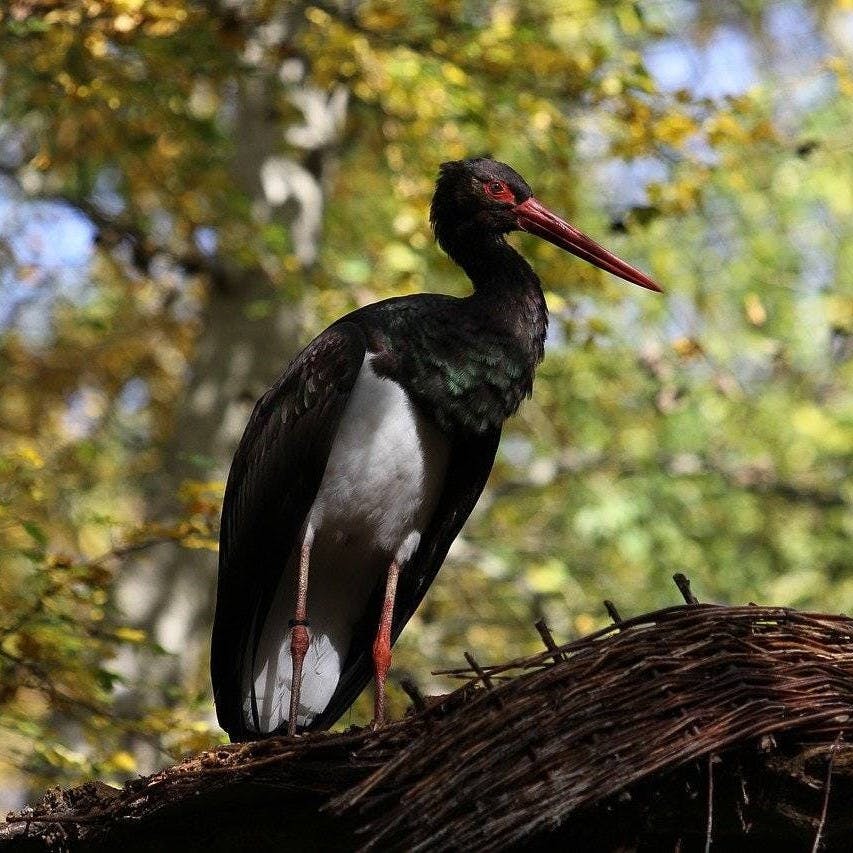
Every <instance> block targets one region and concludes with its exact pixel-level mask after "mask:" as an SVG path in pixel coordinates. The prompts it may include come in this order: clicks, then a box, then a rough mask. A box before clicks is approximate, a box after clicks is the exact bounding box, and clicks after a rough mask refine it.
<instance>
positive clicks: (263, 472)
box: [210, 322, 367, 740]
mask: <svg viewBox="0 0 853 853" xmlns="http://www.w3.org/2000/svg"><path fill="white" fill-rule="evenodd" d="M366 349H367V342H366V339H365V336H364V333H363V332H362V330H361V329H360V328H359V327H358V326H357V325H355V324H353V323H346V322H344V323H337V324H335V325H334V326H331V327H330V328H328V329H327V330H326V331H325V332H323V333H322V334H320V335H319V336H318V337H317V338H315V339H314V340H313V341H312V342H311V343H310V344H309V345H308V346H307V347H306V348H305V349H304V350H303V351H302V352H301V353H300V354H299V355H297V356H296V358H294V360H293V361H292V362H291V363H290V365H289V366H288V368H287V370H286V371H285V372H284V374H283V375H282V377H281V378H280V379H279V380H278V382H276V384H275V385H274V386H273V387H272V388H271V389H270V390H269V391H268V392H267V393H266V394H265V395H264V396H263V397H262V398H261V399H260V400H259V401H258V403H257V405H256V406H255V409H254V411H253V412H252V417H251V418H250V419H249V423H248V425H247V426H246V431H245V432H244V433H243V438H242V439H241V441H240V445H239V447H238V448H237V452H236V454H235V456H234V461H233V463H232V464H231V471H230V473H229V475H228V485H227V486H226V489H225V501H224V503H223V506H222V527H221V532H220V536H219V583H218V587H217V596H216V615H215V616H214V620H213V639H212V647H211V663H210V669H211V677H212V680H213V693H214V699H215V702H216V713H217V717H218V718H219V724H220V725H221V726H222V728H224V729H225V730H226V731H227V732H228V734H229V735H230V737H231V739H232V740H243V739H245V738H247V737H250V736H255V737H257V734H256V733H252V732H250V731H249V730H248V729H247V727H246V724H245V721H244V719H243V699H244V697H243V695H242V692H243V684H244V679H243V672H244V667H245V665H246V662H247V660H248V659H250V658H251V657H252V656H253V655H254V653H255V649H256V646H257V643H258V639H259V634H260V631H261V630H262V628H263V625H264V622H265V621H266V615H267V610H268V609H269V606H270V603H271V602H272V599H273V597H274V594H275V590H276V587H277V586H278V583H279V580H280V578H281V573H282V572H283V571H284V568H285V565H286V563H287V559H288V556H289V555H290V553H291V552H292V550H293V549H294V547H296V546H297V544H298V543H297V538H298V536H299V535H300V532H301V530H302V525H303V523H304V521H305V517H306V515H307V514H308V512H309V510H310V508H311V505H312V503H313V502H314V498H315V496H316V494H317V490H318V488H319V487H320V481H321V480H322V478H323V472H324V471H325V468H326V462H327V461H328V458H329V452H330V450H331V447H332V442H333V440H334V437H335V434H336V432H337V429H338V424H339V422H340V418H341V415H342V413H343V411H344V407H345V406H346V403H347V400H348V399H349V395H350V392H351V391H352V388H353V385H354V384H355V380H356V377H357V376H358V372H359V370H360V369H361V365H362V362H363V360H364V355H365V352H366Z"/></svg>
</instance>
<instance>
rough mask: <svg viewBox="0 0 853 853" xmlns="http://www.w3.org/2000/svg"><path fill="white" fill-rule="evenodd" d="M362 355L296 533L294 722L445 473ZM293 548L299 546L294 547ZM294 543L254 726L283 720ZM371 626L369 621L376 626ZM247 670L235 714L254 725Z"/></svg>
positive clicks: (269, 726)
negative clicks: (304, 558) (301, 595)
mask: <svg viewBox="0 0 853 853" xmlns="http://www.w3.org/2000/svg"><path fill="white" fill-rule="evenodd" d="M371 360H372V356H371V355H370V354H368V355H367V356H366V357H365V360H364V363H363V364H362V367H361V371H360V372H359V375H358V378H357V380H356V383H355V386H354V388H353V390H352V394H351V395H350V398H349V401H348V402H347V406H346V409H345V410H344V414H343V417H342V419H341V425H340V428H339V429H338V433H337V435H336V436H335V440H334V443H333V445H332V450H331V453H330V455H329V461H328V463H327V465H326V471H325V473H324V475H323V480H322V482H321V484H320V488H319V491H318V493H317V498H316V500H315V501H314V504H313V506H312V507H311V512H310V514H309V517H308V521H307V525H306V533H307V534H309V535H311V534H313V545H312V548H311V561H310V569H309V574H308V618H309V620H310V623H311V625H310V628H309V630H308V633H309V637H310V646H309V649H308V653H307V655H306V658H305V663H304V668H303V675H302V687H301V690H300V696H299V699H300V702H299V715H298V717H297V724H298V725H300V726H304V725H307V724H308V723H310V721H311V720H312V719H313V718H314V717H315V716H316V715H317V714H319V713H321V712H322V711H323V710H324V709H325V708H326V706H327V705H328V703H329V700H330V699H331V698H332V694H333V693H334V692H335V688H336V687H337V684H338V681H339V679H340V675H341V667H342V666H343V662H344V660H345V658H346V656H347V652H348V651H349V646H350V641H351V638H352V631H353V628H354V626H355V624H356V622H358V620H359V619H360V617H361V616H362V614H363V611H364V608H365V607H366V606H367V601H368V599H369V597H370V593H371V592H372V590H373V588H374V586H375V585H376V584H377V583H378V582H382V581H384V577H385V573H386V572H387V570H388V566H389V564H390V562H391V560H392V558H395V557H396V559H397V561H398V562H399V563H400V565H401V567H403V568H402V571H405V563H406V561H407V560H408V559H409V558H410V557H411V555H412V554H413V553H414V552H415V550H416V549H417V547H418V545H419V544H420V539H421V535H422V534H423V531H424V530H425V529H426V526H427V525H428V524H429V521H430V518H431V517H432V513H433V511H434V509H435V504H436V502H437V501H438V497H439V494H440V492H441V487H442V485H443V483H444V477H445V473H446V470H447V458H448V452H449V444H448V441H447V439H446V437H445V436H444V435H443V433H441V432H440V431H439V429H438V428H437V427H436V426H435V425H434V424H432V423H431V422H430V421H428V420H427V419H426V418H424V417H423V415H421V414H420V413H419V412H418V411H417V409H416V408H415V407H414V406H413V405H412V402H411V400H410V399H409V397H408V395H407V394H406V393H405V392H404V391H403V389H402V387H401V386H400V385H398V384H397V383H396V382H393V381H392V380H390V379H385V378H382V377H380V376H378V375H377V374H376V373H375V372H374V370H373V367H372V365H371ZM300 545H301V543H300ZM298 556H299V546H297V548H296V549H295V550H294V553H292V554H290V555H288V558H287V559H286V561H285V565H284V566H283V569H284V572H283V575H282V580H281V582H280V584H279V588H278V590H277V591H276V594H275V599H274V601H273V603H272V606H271V608H270V612H269V615H268V617H267V620H266V623H265V624H264V628H263V631H262V634H261V640H260V644H259V646H258V652H257V656H256V660H255V667H254V684H255V696H256V702H257V708H258V718H259V723H260V730H261V732H263V733H266V732H271V731H273V730H274V729H276V728H278V727H279V726H281V725H283V724H284V723H285V722H286V721H287V716H288V713H289V708H290V693H291V688H292V681H293V672H292V665H291V657H290V634H291V632H290V630H289V629H288V620H289V619H292V618H293V613H294V606H295V590H296V579H297V569H298ZM377 627H378V626H377ZM251 682H252V675H251V673H250V672H249V667H247V671H246V673H245V676H244V695H245V696H246V699H245V702H244V706H243V710H244V716H245V719H246V723H247V725H248V726H249V727H250V728H253V729H254V721H253V718H252V710H251V696H250V689H251Z"/></svg>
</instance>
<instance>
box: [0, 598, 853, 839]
mask: <svg viewBox="0 0 853 853" xmlns="http://www.w3.org/2000/svg"><path fill="white" fill-rule="evenodd" d="M546 636H547V634H546ZM469 660H470V662H471V666H470V668H468V669H465V670H458V671H455V672H454V673H453V674H454V675H456V676H458V677H460V678H463V679H465V684H464V685H463V686H462V687H461V688H460V689H459V690H457V691H455V692H454V693H451V694H449V695H448V696H446V697H443V698H442V699H441V700H440V701H432V700H428V702H427V706H426V707H424V708H422V709H421V710H419V711H417V712H414V713H412V714H411V715H409V716H408V717H406V718H405V719H404V720H402V721H399V722H397V723H394V724H392V725H389V726H387V727H385V728H383V729H381V730H380V731H378V732H371V731H369V730H354V731H350V732H348V733H344V734H337V735H329V734H317V735H309V736H303V737H298V738H294V739H287V738H275V739H270V740H267V741H261V742H256V743H250V744H243V745H239V746H231V747H223V748H221V749H219V750H216V751H212V752H207V753H203V754H201V755H199V756H196V757H194V758H192V759H190V760H188V761H186V762H184V763H183V764H180V765H177V766H176V767H172V768H168V769H166V770H164V771H161V772H160V773H158V774H155V775H154V776H151V777H148V778H145V779H140V780H136V781H134V782H131V783H128V785H127V786H126V787H125V788H124V789H123V790H122V791H120V792H112V793H109V794H104V792H103V791H101V790H95V789H90V790H88V791H86V790H84V789H77V790H76V792H70V793H67V794H57V793H54V794H53V795H52V798H48V799H46V800H45V801H43V803H41V804H39V805H38V806H36V807H33V808H31V809H27V810H25V811H24V812H22V813H20V814H17V815H12V816H10V817H11V820H12V821H13V822H14V823H15V824H16V826H17V829H15V830H13V831H7V833H6V836H5V837H6V839H7V841H6V843H9V844H11V843H13V842H14V841H15V840H16V839H17V840H21V839H22V824H23V822H25V821H26V822H27V823H28V826H29V834H30V839H31V840H33V835H34V834H35V835H39V834H42V835H44V833H45V828H46V827H50V826H52V827H53V829H54V830H56V829H57V828H60V829H61V833H60V835H62V836H63V843H64V844H66V845H68V846H70V847H72V848H74V847H75V845H81V844H82V845H83V846H84V847H86V849H94V846H96V845H98V844H101V845H104V847H105V848H106V849H113V848H114V847H115V845H117V844H118V843H121V844H122V845H123V846H124V848H125V849H158V848H156V847H152V846H151V845H152V844H155V845H156V844H157V838H158V837H159V836H157V833H158V832H160V833H162V832H166V831H168V833H169V834H168V837H169V838H170V839H172V840H173V841H174V840H175V839H180V844H181V849H202V848H203V849H205V850H211V849H239V847H236V846H235V845H236V844H239V843H246V842H247V840H249V839H250V840H251V843H252V845H253V848H252V849H265V847H264V843H263V841H264V840H267V841H269V842H270V847H269V849H277V846H278V845H281V844H285V843H287V842H290V844H291V849H307V848H309V847H311V844H309V843H308V842H307V841H306V839H307V838H308V837H309V836H310V837H312V838H314V839H315V841H316V842H317V848H316V849H324V844H323V843H322V842H323V841H325V842H327V846H326V847H325V849H329V848H333V849H356V848H359V847H363V848H366V849H376V850H383V851H384V850H397V849H399V850H430V851H432V850H451V849H467V850H491V849H503V848H509V847H517V846H518V845H520V844H528V845H533V844H534V843H542V844H546V843H548V840H549V839H550V840H551V841H553V840H554V839H555V837H556V836H557V835H559V834H561V833H562V834H563V835H566V834H568V836H569V837H570V838H572V839H577V838H587V839H594V842H593V841H589V843H590V844H592V843H595V844H596V845H597V846H596V849H608V846H607V845H608V844H610V843H611V842H612V846H613V847H614V848H615V847H616V846H618V845H623V846H624V845H625V844H629V845H630V844H633V845H634V848H636V847H637V845H639V846H642V844H643V843H646V844H647V843H649V842H648V839H649V838H650V837H654V838H661V839H663V838H666V839H668V840H667V842H666V843H672V839H676V840H678V839H681V838H684V839H686V840H687V841H689V839H691V838H694V839H695V838H697V837H699V836H700V835H701V836H702V837H703V840H706V839H707V838H713V839H715V840H716V839H719V838H723V837H727V838H730V837H732V833H734V834H735V835H742V836H743V837H744V838H753V839H756V838H774V839H775V838H779V837H781V838H782V839H783V843H781V846H778V845H777V849H788V848H787V847H786V846H785V843H784V842H785V839H787V840H788V841H791V840H796V841H797V843H798V844H799V845H800V847H801V846H802V839H804V838H806V837H811V838H815V839H817V840H818V841H819V842H821V843H824V844H829V845H830V846H832V845H834V844H836V843H837V842H838V840H839V839H842V838H844V837H845V835H846V833H847V832H849V831H850V830H851V829H853V816H851V814H849V812H850V810H849V809H848V808H847V806H846V803H845V804H844V806H843V808H840V809H838V810H834V807H833V805H832V798H830V796H829V794H830V780H831V778H832V776H833V773H834V774H835V783H834V788H833V789H832V790H833V791H834V792H835V793H836V794H837V796H838V797H839V798H846V797H848V796H849V795H851V794H853V749H851V748H849V747H847V745H846V744H845V743H844V732H845V731H846V730H848V727H850V726H851V723H850V721H851V715H853V620H851V619H849V618H847V617H843V616H827V615H820V614H808V613H800V612H797V611H792V610H787V609H782V608H776V607H759V606H753V605H750V606H748V607H720V606H713V605H695V604H694V605H686V606H679V607H672V608H668V609H665V610H661V611H658V612H655V613H651V614H648V615H645V616H641V617H637V618H634V619H631V620H627V621H620V622H619V623H618V624H613V625H611V626H610V627H608V628H606V629H604V630H602V631H599V632H597V633H595V634H593V635H591V636H588V637H585V638H583V639H581V640H577V641H575V642H571V643H567V644H565V645H562V646H556V645H551V647H550V648H548V649H547V650H545V651H543V652H542V653H541V654H538V655H534V656H532V657H528V658H523V659H518V660H514V661H510V662H508V663H504V664H501V665H496V666H483V667H480V666H479V665H478V664H476V663H475V662H474V661H473V659H470V658H469ZM732 756H735V759H733V758H732ZM715 780H716V784H715ZM768 785H769V786H770V788H769V789H768ZM75 797H76V799H75ZM782 798H784V803H783V802H782ZM783 806H784V807H783ZM229 809H230V810H229ZM618 821H621V823H620V824H619V825H618V826H617V822H618ZM632 822H633V823H632ZM158 827H159V829H158ZM146 833H148V834H146ZM152 833H153V834H152ZM253 833H254V834H253ZM306 833H307V834H306ZM767 833H770V834H769V835H768V834H767ZM780 833H781V835H780ZM332 839H334V843H333V842H332ZM644 839H645V840H644ZM302 842H305V843H304V844H303V843H302ZM662 843H663V842H662ZM2 844H3V840H2V837H0V846H2ZM134 845H139V846H138V847H134ZM146 845H147V847H146ZM10 849H11V848H10ZM32 849H37V848H32ZM581 849H583V848H581ZM651 849H655V847H654V846H653V847H652V848H651ZM837 849H844V848H842V847H839V848H837Z"/></svg>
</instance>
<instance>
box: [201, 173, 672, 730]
mask: <svg viewBox="0 0 853 853" xmlns="http://www.w3.org/2000/svg"><path fill="white" fill-rule="evenodd" d="M430 220H431V222H432V225H433V228H434V231H435V236H436V239H437V240H438V243H439V245H440V246H441V248H442V249H444V251H445V252H447V254H448V255H449V256H450V257H451V258H452V259H453V260H454V261H455V262H456V263H457V264H458V265H459V266H460V267H462V269H463V270H464V271H465V272H466V273H467V275H468V277H469V278H470V279H471V282H472V284H473V286H474V292H473V293H472V294H471V295H470V296H466V297H464V298H461V299H460V298H455V297H451V296H443V295H439V294H432V293H425V294H419V295H416V296H403V297H398V298H393V299H386V300H384V301H382V302H377V303H375V304H373V305H367V306H365V307H363V308H360V309H358V310H357V311H353V312H352V313H351V314H348V315H347V316H345V317H343V318H341V319H340V320H338V321H337V322H335V323H333V324H332V325H331V326H329V328H328V329H326V330H325V331H324V332H322V333H321V334H320V335H318V336H317V337H316V338H315V339H314V340H313V341H312V342H311V343H310V344H308V346H307V347H305V349H303V350H302V352H300V353H299V355H297V356H296V357H295V358H294V359H293V361H292V362H291V363H290V364H289V365H288V367H287V369H286V370H285V371H284V373H283V374H282V376H281V377H280V378H279V380H278V381H277V382H276V383H275V385H274V386H273V387H272V388H271V389H270V390H269V391H267V393H266V394H265V395H264V396H263V397H262V398H261V399H260V400H259V401H258V403H257V405H256V406H255V409H254V411H253V413H252V416H251V419H250V420H249V423H248V426H247V427H246V431H245V433H244V435H243V438H242V440H241V442H240V445H239V447H238V449H237V452H236V455H235V457H234V462H233V464H232V466H231V472H230V474H229V477H228V485H227V488H226V491H225V502H224V506H223V510H222V531H221V534H220V550H219V584H218V590H217V603H216V616H215V620H214V625H213V647H212V661H211V670H212V676H213V686H214V694H215V699H216V710H217V714H218V717H219V722H220V724H221V725H222V727H223V728H224V729H225V730H226V731H227V732H228V734H229V735H230V736H231V739H232V740H253V739H257V738H261V737H266V736H267V735H271V734H279V733H284V732H285V731H286V732H287V733H288V734H293V733H294V732H296V731H301V730H304V729H323V728H328V727H329V726H330V725H332V724H333V723H334V722H335V721H336V720H337V719H338V718H339V717H340V716H341V715H342V714H343V713H344V711H346V709H347V708H348V707H349V706H350V705H351V704H352V702H353V701H354V700H355V698H356V697H357V696H358V694H359V693H360V692H361V691H362V690H363V689H364V687H365V686H366V685H367V682H368V681H369V680H370V677H371V675H372V676H373V677H374V679H375V683H376V698H375V705H374V724H376V725H378V724H381V723H382V722H383V720H384V716H385V679H386V675H387V672H388V668H389V665H390V662H391V647H392V646H393V644H394V642H395V641H396V639H397V637H398V636H399V634H400V632H401V631H402V629H403V626H404V625H405V624H406V622H408V620H409V619H410V618H411V616H412V614H413V613H414V612H415V609H416V608H417V606H418V604H419V603H420V601H421V599H422V598H423V596H424V593H425V592H426V590H427V588H428V587H429V585H430V583H432V581H433V578H434V577H435V575H436V573H437V572H438V570H439V568H440V567H441V564H442V562H443V560H444V558H445V556H446V554H447V551H448V549H449V547H450V544H451V543H452V542H453V540H454V539H455V538H456V536H457V534H458V533H459V531H460V529H461V528H462V525H463V524H464V523H465V520H466V519H467V518H468V515H469V514H470V512H471V510H472V509H473V508H474V504H475V503H476V502H477V499H478V497H479V496H480V493H481V492H482V490H483V487H484V485H485V483H486V479H487V477H488V476H489V472H490V471H491V468H492V464H493V461H494V457H495V452H496V450H497V446H498V439H499V438H500V434H501V427H502V425H503V422H504V421H505V420H506V419H507V418H508V417H509V416H510V415H512V414H513V413H514V412H515V411H516V409H518V407H519V405H520V403H521V401H522V400H523V399H524V398H525V397H528V396H530V394H531V390H532V386H533V374H534V370H535V368H536V366H537V365H538V364H539V362H540V361H541V360H542V356H543V352H544V344H545V333H546V329H547V325H548V315H547V309H546V307H545V299H544V296H543V294H542V289H541V287H540V283H539V279H538V277H537V276H536V273H534V271H533V270H532V268H531V267H530V265H529V264H528V263H527V261H526V260H524V258H523V257H522V256H521V255H520V254H519V253H518V252H516V251H515V249H513V248H512V247H511V246H510V245H509V244H508V243H507V241H506V235H507V234H508V233H509V232H510V231H517V230H522V231H527V232H530V233H531V234H536V235H538V236H539V237H542V238H544V239H545V240H548V241H549V242H551V243H553V244H554V245H556V246H559V247H560V248H562V249H565V250H566V251H568V252H571V253H572V254H574V255H577V256H578V257H580V258H583V259H584V260H586V261H589V262H590V263H592V264H595V265H596V266H597V267H600V268H601V269H604V270H607V271H609V272H611V273H613V274H614V275H617V276H619V277H621V278H623V279H625V280H627V281H630V282H634V283H635V284H638V285H640V286H641V287H645V288H648V289H649V290H655V291H659V290H660V288H659V287H658V286H657V284H655V282H654V281H652V279H650V278H649V277H648V276H647V275H645V274H644V273H642V272H640V271H639V270H637V269H635V268H634V267H632V266H630V265H629V264H627V263H625V261H623V260H621V259H619V258H617V257H616V256H615V255H613V254H611V253H610V252H608V251H607V250H606V249H604V248H602V247H601V246H599V245H598V244H597V243H595V242H594V241H593V240H591V239H590V238H589V237H587V236H585V235H584V234H582V233H581V232H580V231H578V230H577V229H576V228H574V227H573V226H571V225H569V224H568V223H567V222H565V221H563V220H562V219H560V218H559V217H558V216H556V215H555V214H553V213H551V212H550V211H549V210H548V209H547V208H545V207H544V206H543V205H542V204H540V203H539V202H538V201H537V200H536V199H535V198H534V197H533V194H532V191H531V189H530V187H529V186H528V185H527V183H526V182H525V181H524V179H523V178H521V177H520V176H519V175H518V174H517V173H516V172H515V171H514V170H513V169H511V168H510V167H509V166H507V165H505V164H503V163H498V162H495V161H493V160H490V159H487V158H475V159H469V160H460V161H456V162H451V163H444V164H443V165H442V166H441V169H440V173H439V177H438V182H437V185H436V189H435V195H434V197H433V200H432V206H431V210H430Z"/></svg>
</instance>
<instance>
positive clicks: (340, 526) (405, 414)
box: [310, 353, 449, 562]
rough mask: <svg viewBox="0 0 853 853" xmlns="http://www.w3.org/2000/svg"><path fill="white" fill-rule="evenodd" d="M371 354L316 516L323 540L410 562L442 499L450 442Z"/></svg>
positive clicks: (346, 414) (313, 514)
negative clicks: (378, 370)
mask: <svg viewBox="0 0 853 853" xmlns="http://www.w3.org/2000/svg"><path fill="white" fill-rule="evenodd" d="M373 358H374V356H373V355H372V354H370V353H368V355H367V356H366V357H365V360H364V363H363V364H362V367H361V370H360V372H359V375H358V379H357V380H356V383H355V386H354V387H353V390H352V393H351V394H350V398H349V401H348V403H347V406H346V409H345V410H344V413H343V417H342V418H341V425H340V427H339V429H338V432H337V435H336V436H335V439H334V442H333V444H332V449H331V453H330V454H329V461H328V463H327V465H326V470H325V473H324V475H323V479H322V482H321V484H320V488H319V491H318V493H317V498H316V500H315V502H314V506H313V508H312V511H311V517H310V524H311V525H312V526H313V527H314V529H315V531H317V533H319V534H321V535H324V534H325V535H326V536H331V537H333V538H335V539H338V540H339V541H340V542H341V544H345V545H348V546H352V547H353V548H354V549H355V550H362V549H364V550H367V551H373V552H374V553H375V552H377V551H379V552H382V553H384V554H385V555H386V556H387V557H388V558H389V559H390V558H391V557H395V556H396V557H397V559H398V560H399V561H400V562H404V561H405V560H407V559H408V558H409V557H410V556H411V554H412V553H413V552H414V551H415V549H416V548H417V546H418V544H419V542H420V537H421V534H422V533H423V531H424V530H425V528H426V525H427V524H428V523H429V520H430V518H431V517H432V513H433V511H434V509H435V505H436V502H437V501H438V497H439V494H440V492H441V488H442V485H443V483H444V477H445V474H446V469H447V458H448V454H449V442H448V440H447V438H446V436H445V435H444V434H443V433H442V432H441V431H440V430H439V429H438V427H437V426H436V425H435V424H434V423H433V422H432V421H431V420H430V419H429V418H427V417H426V416H425V415H424V414H423V413H422V412H420V411H419V409H418V408H417V407H416V406H415V405H414V404H413V402H412V400H411V398H410V397H409V395H408V394H407V393H406V392H405V390H404V389H403V388H402V386H401V385H399V384H398V383H397V382H395V381H393V380H392V379H388V378H384V377H381V376H379V375H377V374H376V372H375V371H374V369H373V366H372V360H373Z"/></svg>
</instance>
